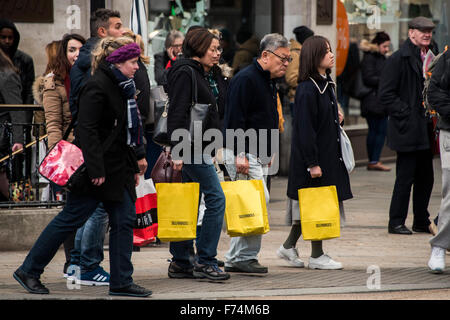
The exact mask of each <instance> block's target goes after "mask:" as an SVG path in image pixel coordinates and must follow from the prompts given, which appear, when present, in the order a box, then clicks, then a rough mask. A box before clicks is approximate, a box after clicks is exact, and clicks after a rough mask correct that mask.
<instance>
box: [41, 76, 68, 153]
mask: <svg viewBox="0 0 450 320" xmlns="http://www.w3.org/2000/svg"><path fill="white" fill-rule="evenodd" d="M33 94H34V99H35V100H36V101H37V102H38V103H39V104H42V105H43V106H44V113H45V118H44V121H45V123H46V129H47V133H48V147H49V148H52V147H53V146H54V145H55V144H56V143H57V142H58V141H59V140H61V139H62V137H63V135H64V133H65V132H66V130H67V128H68V127H69V125H70V122H71V121H72V115H71V113H70V108H69V100H68V99H67V93H66V89H65V87H64V83H62V81H60V80H57V79H55V76H54V74H53V73H49V74H47V75H46V76H44V77H38V78H37V79H36V81H35V83H34V85H33ZM36 116H37V115H36V114H35V122H38V121H37V119H36ZM38 119H39V115H38ZM67 140H68V141H73V135H72V133H71V134H70V136H69V138H68V139H67Z"/></svg>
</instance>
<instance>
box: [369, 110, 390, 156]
mask: <svg viewBox="0 0 450 320" xmlns="http://www.w3.org/2000/svg"><path fill="white" fill-rule="evenodd" d="M366 120H367V124H368V125H369V132H368V133H367V153H368V156H369V163H377V162H378V161H380V156H381V152H382V151H383V147H384V142H385V140H386V131H387V124H388V118H387V117H384V118H376V117H370V116H367V119H366Z"/></svg>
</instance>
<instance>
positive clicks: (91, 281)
mask: <svg viewBox="0 0 450 320" xmlns="http://www.w3.org/2000/svg"><path fill="white" fill-rule="evenodd" d="M109 277H110V276H109V273H108V272H106V271H105V270H103V268H102V267H100V266H99V267H97V268H96V269H94V270H92V271H89V272H85V273H82V274H81V284H82V285H85V286H109Z"/></svg>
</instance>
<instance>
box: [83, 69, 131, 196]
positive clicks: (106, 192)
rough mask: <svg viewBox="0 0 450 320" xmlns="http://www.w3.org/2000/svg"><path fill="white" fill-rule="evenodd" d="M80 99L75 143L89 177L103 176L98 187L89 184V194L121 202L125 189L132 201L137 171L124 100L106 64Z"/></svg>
mask: <svg viewBox="0 0 450 320" xmlns="http://www.w3.org/2000/svg"><path fill="white" fill-rule="evenodd" d="M79 99H80V103H79V111H78V125H77V127H76V128H75V135H76V141H77V144H78V145H79V146H80V147H81V150H82V151H83V157H84V161H85V164H86V167H87V171H88V174H89V177H90V178H99V177H105V183H104V184H103V185H101V186H100V187H96V186H94V185H91V187H90V192H89V195H91V196H93V197H94V198H96V199H99V200H101V201H122V199H123V189H124V188H126V189H127V190H128V191H129V193H130V195H131V197H132V199H133V200H134V201H135V200H136V189H135V183H134V174H135V173H138V172H139V168H138V166H137V159H136V155H135V152H134V150H133V149H132V148H131V147H129V146H128V144H127V121H126V117H127V101H126V99H125V98H124V97H123V96H122V89H121V88H120V87H119V85H118V84H117V80H116V78H115V76H114V74H113V73H112V71H111V70H110V69H109V67H108V64H107V63H105V62H103V63H101V64H100V65H99V67H98V69H97V70H96V71H95V73H94V75H93V76H92V77H91V78H90V79H89V80H88V81H87V83H86V86H85V87H84V88H83V89H82V91H81V94H80V96H79ZM120 123H122V128H121V131H120V132H119V134H118V135H117V137H116V139H115V140H114V141H113V142H112V144H111V146H110V147H109V149H108V150H103V149H102V144H103V143H104V141H105V140H106V139H107V138H108V136H110V135H111V134H112V133H113V131H114V130H115V126H116V125H119V124H120Z"/></svg>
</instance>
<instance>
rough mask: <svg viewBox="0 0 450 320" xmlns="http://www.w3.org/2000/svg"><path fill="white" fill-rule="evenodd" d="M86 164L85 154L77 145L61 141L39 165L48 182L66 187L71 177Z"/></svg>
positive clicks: (40, 171)
mask: <svg viewBox="0 0 450 320" xmlns="http://www.w3.org/2000/svg"><path fill="white" fill-rule="evenodd" d="M83 163H84V159H83V153H82V152H81V149H80V148H78V147H77V146H76V145H74V144H72V143H70V142H67V141H65V140H60V141H59V142H58V143H57V144H56V145H55V146H54V147H53V148H52V149H51V150H50V152H49V153H48V154H47V155H46V156H45V158H44V160H42V162H41V164H40V165H39V169H38V170H39V173H40V174H41V175H42V176H43V177H44V178H46V179H47V180H49V181H51V182H53V183H55V184H57V185H58V186H61V187H66V186H67V184H68V182H69V179H70V177H71V176H72V175H73V174H74V173H75V171H77V170H78V169H79V168H80V166H81V165H82V164H83Z"/></svg>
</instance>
